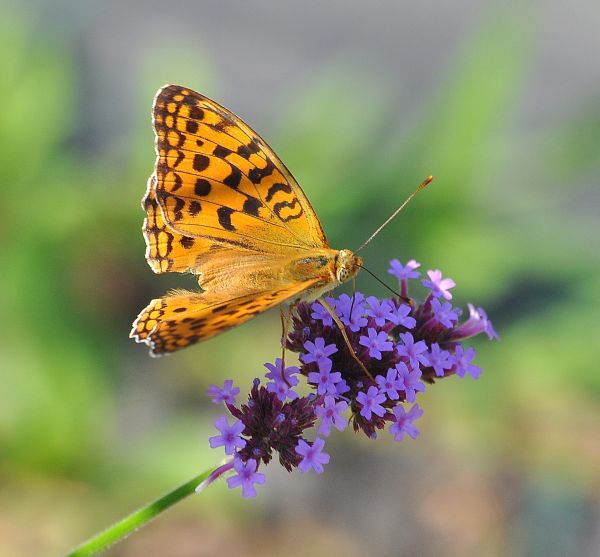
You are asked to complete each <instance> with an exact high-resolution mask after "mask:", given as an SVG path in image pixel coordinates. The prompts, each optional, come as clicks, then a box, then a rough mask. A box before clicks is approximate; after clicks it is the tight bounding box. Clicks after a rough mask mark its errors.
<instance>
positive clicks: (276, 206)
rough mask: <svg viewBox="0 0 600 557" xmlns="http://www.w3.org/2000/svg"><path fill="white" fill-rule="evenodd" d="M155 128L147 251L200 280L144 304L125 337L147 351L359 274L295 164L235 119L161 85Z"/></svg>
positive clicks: (160, 269) (164, 267)
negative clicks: (333, 240)
mask: <svg viewBox="0 0 600 557" xmlns="http://www.w3.org/2000/svg"><path fill="white" fill-rule="evenodd" d="M152 125H153V128H154V132H155V149H156V163H155V167H154V171H153V172H152V175H151V176H150V178H149V180H148V186H147V190H146V194H145V195H144V197H143V199H142V208H143V209H144V210H145V211H146V218H145V220H144V224H143V228H142V230H143V235H144V238H145V240H146V260H147V261H148V264H149V265H150V267H151V268H152V270H153V271H154V272H155V273H166V272H179V273H186V272H191V273H193V274H195V275H197V277H198V285H199V287H200V290H199V291H198V292H191V291H187V290H175V291H172V292H170V293H168V294H166V295H165V296H163V297H161V298H157V299H154V300H152V301H151V302H150V303H149V304H148V306H146V308H144V309H143V310H142V311H141V313H140V314H139V316H138V317H137V319H136V320H135V321H134V323H133V328H132V330H131V333H130V337H131V338H133V339H135V340H136V341H137V342H141V343H145V344H146V345H148V346H149V347H150V353H151V354H152V355H155V356H156V355H160V354H164V353H169V352H174V351H175V350H179V349H180V348H184V347H186V346H189V345H191V344H194V343H196V342H199V341H203V340H205V339H208V338H210V337H213V336H215V335H217V334H220V333H222V332H224V331H226V330H228V329H231V328H232V327H235V326H236V325H239V324H241V323H244V322H245V321H248V320H249V319H252V318H253V317H254V316H256V315H258V314H259V313H262V312H264V311H266V310H268V309H270V308H273V307H275V306H278V305H281V304H284V305H285V306H287V307H288V308H293V307H294V306H295V305H296V304H298V303H299V302H301V301H312V300H315V299H318V298H320V297H321V296H322V295H323V294H324V293H325V292H328V291H329V290H331V289H333V288H335V287H336V286H338V285H340V284H342V283H344V282H346V281H348V280H350V279H352V278H353V277H354V276H355V275H356V274H357V273H358V271H359V270H360V268H361V265H362V258H361V257H360V256H358V255H356V254H354V253H353V252H352V251H351V250H347V249H342V250H336V249H332V248H330V247H329V244H328V243H327V238H326V237H325V233H324V232H323V229H322V227H321V223H320V222H319V219H318V218H317V215H316V214H315V211H314V210H313V208H312V206H311V204H310V202H309V201H308V199H307V197H306V195H305V194H304V192H303V191H302V189H301V188H300V186H299V185H298V183H297V182H296V180H295V179H294V177H293V176H292V174H291V173H290V171H289V170H288V169H287V168H286V166H285V165H284V164H283V163H282V162H281V160H280V159H279V157H278V156H277V155H276V154H275V153H274V152H273V150H272V149H271V148H270V147H269V146H268V145H267V143H266V142H265V141H264V139H262V138H261V137H260V136H259V135H258V134H257V133H256V132H255V131H254V130H252V129H251V128H250V127H249V126H248V125H247V124H246V123H244V122H243V121H242V120H241V119H240V118H239V117H238V116H236V115H235V114H233V113H232V112H231V111H229V110H227V109H226V108H224V107H223V106H221V105H220V104H218V103H216V102H215V101H213V100H211V99H209V98H207V97H205V96H203V95H201V94H199V93H197V92H195V91H192V90H191V89H189V88H187V87H181V86H179V85H165V86H164V87H162V88H161V89H159V91H158V92H157V94H156V97H155V99H154V103H153V107H152ZM322 303H324V304H326V302H325V301H324V300H323V301H322ZM282 315H283V314H282ZM334 317H335V316H334ZM338 325H341V324H340V323H338ZM342 333H343V327H342ZM284 338H285V335H284Z"/></svg>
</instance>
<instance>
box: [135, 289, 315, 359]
mask: <svg viewBox="0 0 600 557" xmlns="http://www.w3.org/2000/svg"><path fill="white" fill-rule="evenodd" d="M313 284H314V281H310V282H304V283H303V282H299V283H292V284H289V285H287V286H282V287H280V288H279V289H276V290H275V289H271V290H267V291H263V292H259V293H256V292H254V293H251V294H244V295H242V296H236V297H233V298H228V299H223V298H222V297H220V296H217V297H215V296H214V295H213V294H211V293H210V292H202V293H198V292H187V291H175V292H172V293H171V294H170V295H167V296H164V297H162V298H158V299H155V300H152V301H151V302H150V304H148V306H147V307H146V308H145V309H144V310H143V311H142V312H141V313H140V314H139V316H138V318H137V319H136V320H135V321H134V323H133V328H132V330H131V333H130V335H129V336H130V337H131V338H134V339H135V340H136V342H143V343H145V344H147V345H148V346H149V347H150V354H151V355H152V356H159V355H161V354H165V353H168V352H174V351H175V350H179V349H181V348H185V347H186V346H189V345H190V344H193V343H196V342H199V341H202V340H206V339H208V338H210V337H212V336H215V335H217V334H219V333H222V332H224V331H226V330H228V329H231V328H232V327H235V326H236V325H240V324H241V323H244V322H245V321H248V320H249V319H252V318H253V317H254V316H256V315H257V314H259V313H262V312H263V311H266V310H268V309H270V308H272V307H275V306H277V305H279V304H280V303H282V302H284V301H285V300H288V299H290V298H294V296H296V295H298V294H300V293H302V292H303V291H304V290H306V289H308V288H310V287H311V286H313Z"/></svg>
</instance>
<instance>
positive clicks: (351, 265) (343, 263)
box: [335, 249, 363, 283]
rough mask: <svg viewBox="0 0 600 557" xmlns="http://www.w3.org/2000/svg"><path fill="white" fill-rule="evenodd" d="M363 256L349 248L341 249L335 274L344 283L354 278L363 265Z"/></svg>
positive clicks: (336, 262)
mask: <svg viewBox="0 0 600 557" xmlns="http://www.w3.org/2000/svg"><path fill="white" fill-rule="evenodd" d="M362 261H363V260H362V257H361V256H360V255H355V254H354V252H352V251H350V250H349V249H341V250H340V251H339V252H338V255H337V258H336V261H335V276H336V278H337V280H338V281H339V282H340V283H342V282H346V281H348V280H350V279H351V278H354V277H355V276H356V273H358V271H359V270H360V266H361V265H362Z"/></svg>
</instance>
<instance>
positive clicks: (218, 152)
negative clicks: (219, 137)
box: [213, 145, 233, 159]
mask: <svg viewBox="0 0 600 557" xmlns="http://www.w3.org/2000/svg"><path fill="white" fill-rule="evenodd" d="M232 152H233V151H231V150H230V149H227V147H223V146H222V145H217V146H216V147H215V150H214V151H213V154H214V156H215V157H219V158H220V159H224V158H225V157H226V156H227V155H231V153H232Z"/></svg>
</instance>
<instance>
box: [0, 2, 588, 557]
mask: <svg viewBox="0 0 600 557" xmlns="http://www.w3.org/2000/svg"><path fill="white" fill-rule="evenodd" d="M550 5H551V4H550V3H545V2H542V1H539V2H531V3H528V7H527V8H524V7H523V6H522V5H521V4H518V3H515V4H514V5H512V4H511V3H502V4H500V5H498V4H496V3H489V2H474V1H470V0H461V1H460V2H453V3H445V2H443V1H442V0H431V1H429V2H418V3H412V2H411V3H409V2H406V3H405V2H394V1H392V0H389V1H383V0H382V1H378V2H373V3H364V2H360V1H358V0H352V1H350V0H348V1H344V2H342V1H341V0H336V1H333V2H330V3H325V4H324V5H322V4H321V3H319V2H317V1H316V0H309V1H307V2H303V3H302V4H298V3H294V2H290V1H282V2H268V1H266V0H261V1H252V2H242V1H238V0H236V1H232V2H226V3H224V2H217V1H214V2H212V1H211V2H192V1H184V0H176V1H174V2H169V3H158V2H142V1H141V0H137V1H136V0H130V1H127V2H116V0H109V1H107V2H101V3H92V2H87V1H84V2H73V1H67V0H63V1H58V0H56V1H49V0H48V1H43V0H37V1H35V2H33V1H32V2H23V3H16V2H9V3H7V2H5V1H3V0H2V1H0V9H1V11H2V18H1V19H0V52H1V54H2V56H1V57H0V60H1V61H0V67H1V68H2V70H1V71H0V101H1V105H0V106H1V107H2V108H1V110H0V146H1V148H0V186H1V188H2V191H3V192H4V194H3V202H2V204H1V205H0V217H1V218H0V230H1V234H0V253H1V254H2V259H1V260H2V272H1V273H0V287H1V291H2V293H3V296H2V298H3V303H2V311H0V325H1V331H2V337H1V341H0V371H1V377H2V385H1V388H0V453H1V455H2V458H1V460H0V481H1V484H2V488H1V490H0V556H1V557H4V556H7V557H8V556H10V557H21V556H27V557H29V556H33V555H35V556H46V555H48V556H50V555H60V554H61V553H64V552H66V551H67V549H68V548H70V547H71V546H73V545H75V544H77V543H79V542H81V541H83V539H85V538H86V537H88V536H89V535H91V534H93V533H94V532H96V531H98V530H99V529H101V528H104V527H105V526H107V525H108V524H109V523H110V522H111V521H113V520H114V519H117V518H119V517H121V516H122V515H123V514H125V513H126V512H129V511H130V510H133V509H134V508H135V507H137V506H138V505H140V504H142V503H144V502H146V501H148V500H151V499H153V498H155V497H157V496H159V495H161V494H162V493H163V492H164V491H166V490H168V489H171V488H172V487H175V486H176V485H177V484H178V483H181V482H183V481H185V480H186V479H188V478H189V477H191V476H192V475H194V474H196V473H198V472H199V471H202V470H204V469H206V468H207V467H210V466H212V465H213V464H215V463H216V462H217V459H219V458H220V453H218V454H217V452H216V451H215V452H211V450H210V449H209V448H208V444H207V441H206V439H207V437H208V436H209V435H210V434H212V433H211V430H212V421H213V420H214V418H215V417H216V415H217V413H218V409H217V408H216V407H214V406H213V405H210V404H209V403H208V402H207V397H206V395H205V391H206V388H207V387H208V385H209V384H211V383H215V382H216V383H218V382H220V381H222V380H223V379H225V378H227V377H232V378H234V379H235V380H236V382H237V383H238V384H240V385H241V386H242V391H243V390H244V386H245V385H246V386H247V385H249V384H250V381H251V379H252V378H253V377H254V376H256V375H260V374H262V364H263V362H266V361H272V360H273V358H274V357H276V355H277V354H278V342H279V341H278V335H279V316H278V314H277V313H276V312H273V314H267V315H265V316H262V317H260V318H258V319H256V320H254V321H252V322H251V323H250V324H247V325H245V326H243V327H240V328H239V329H236V330H234V331H231V332H229V333H227V334H226V335H223V336H221V337H218V338H216V339H214V340H211V341H210V342H208V343H206V344H204V345H201V346H197V347H194V348H191V349H189V350H187V351H183V352H181V353H179V354H175V355H173V356H171V357H168V358H162V359H151V358H149V357H148V355H147V351H146V349H145V348H144V347H142V346H139V345H135V344H134V343H133V342H132V341H131V340H129V339H128V338H127V335H128V333H129V328H130V324H131V321H132V319H133V318H134V317H135V316H136V315H137V313H138V311H139V310H140V309H141V308H142V307H143V306H144V305H145V304H146V303H147V302H148V301H149V300H150V299H151V298H152V297H156V296H157V295H161V294H162V293H163V292H165V291H166V290H167V289H168V288H171V287H189V286H191V285H192V281H191V279H190V277H186V276H157V275H154V274H153V273H152V272H151V270H150V269H149V268H148V266H147V264H146V262H145V260H144V242H143V238H142V235H141V231H140V227H141V224H142V219H143V212H142V211H141V209H140V205H139V203H140V198H141V196H142V194H143V192H144V189H145V183H146V179H147V177H148V175H149V173H150V171H151V168H152V164H153V160H154V154H153V138H152V132H151V129H150V124H149V110H150V105H151V101H152V97H153V95H154V93H155V91H156V89H157V88H158V87H159V86H161V85H162V84H164V83H166V82H172V83H179V84H183V85H187V86H189V87H192V88H194V89H196V90H199V91H201V92H203V93H204V94H207V95H208V96H211V97H213V98H215V99H217V100H218V101H219V102H221V103H222V104H224V105H225V106H228V107H230V108H231V109H232V110H234V111H235V112H236V113H238V114H239V115H241V116H242V117H243V118H245V119H246V121H248V122H249V123H250V124H251V125H252V126H254V127H255V128H256V129H257V130H259V131H260V132H261V133H262V134H263V135H264V136H265V137H266V138H267V140H268V141H269V142H270V143H271V145H272V146H273V147H274V148H275V150H276V151H277V152H278V153H279V154H280V156H281V158H282V159H283V160H284V161H285V162H286V164H287V165H288V166H289V167H290V169H291V170H292V172H293V173H294V174H295V176H296V178H297V179H298V180H299V182H300V183H301V184H302V185H303V188H304V189H305V191H306V193H307V195H308V196H309V198H310V199H311V201H312V203H313V205H314V207H315V208H316V210H317V212H318V214H319V216H320V218H321V220H322V222H323V226H324V228H325V230H326V231H327V235H328V238H329V240H330V243H331V244H332V245H333V246H334V247H338V248H341V247H349V248H353V247H356V246H358V245H359V244H360V243H362V241H363V240H364V239H365V238H366V237H367V236H368V235H369V234H370V233H371V232H372V231H373V229H374V228H375V227H376V226H377V225H378V224H379V223H381V222H382V220H383V219H385V218H386V217H387V216H388V214H389V213H390V212H391V210H392V208H393V207H395V206H397V205H399V204H400V203H401V202H402V201H403V200H404V199H405V197H406V196H407V195H408V194H409V193H410V192H411V191H412V190H413V189H414V188H415V187H416V185H417V184H418V183H419V182H420V181H421V180H422V179H423V178H424V177H425V176H427V175H428V174H430V173H431V174H434V175H435V176H436V180H435V181H434V183H433V184H432V185H431V186H430V188H429V189H428V190H427V191H426V192H424V193H422V194H420V195H419V196H418V197H417V199H416V200H415V201H413V202H412V203H411V205H409V206H408V207H407V209H406V210H405V211H404V212H403V213H402V214H401V216H400V217H398V219H397V220H396V221H394V223H393V224H392V225H390V226H389V227H388V228H387V229H386V230H385V232H383V233H382V234H381V235H380V236H379V237H378V238H377V240H375V241H374V242H372V243H371V244H370V246H369V248H368V249H367V250H365V252H364V254H363V255H364V256H365V258H366V261H367V264H368V266H369V268H370V269H371V270H373V271H375V272H377V273H378V274H379V276H380V277H382V278H385V277H386V276H388V275H387V274H386V269H387V266H386V265H387V261H388V260H389V259H391V258H395V257H397V258H399V259H401V260H402V261H406V260H407V259H410V258H415V259H417V260H419V261H421V262H422V263H423V266H424V267H425V268H441V269H442V270H443V271H444V274H445V275H447V276H450V277H452V278H454V279H455V280H456V282H457V283H458V287H457V288H456V289H455V291H456V292H455V300H456V302H457V303H459V304H460V305H463V306H464V305H465V304H466V303H467V302H474V303H476V304H477V305H482V306H484V307H485V308H486V309H487V310H488V313H489V314H490V315H491V317H492V319H493V321H494V324H495V326H496V328H497V329H498V331H499V332H500V334H501V336H502V340H501V342H500V343H488V342H487V341H485V340H483V339H481V340H478V341H477V342H476V346H477V348H478V351H479V352H478V362H477V363H478V364H479V365H481V366H482V367H483V368H484V374H483V376H482V377H481V379H480V380H479V381H472V380H462V381H461V380H459V379H458V378H452V379H450V380H448V381H444V382H442V383H441V384H437V385H436V386H435V387H434V388H430V389H428V391H427V392H426V393H425V395H424V396H423V397H422V406H423V407H424V409H425V415H424V417H423V419H422V421H421V423H420V428H421V437H420V438H419V439H418V440H417V441H405V442H403V443H393V442H391V441H390V440H388V439H385V438H384V437H385V436H382V438H381V439H379V440H378V441H377V442H369V441H367V440H366V439H362V438H358V437H356V436H354V435H353V434H352V433H350V432H345V433H343V434H337V435H334V436H333V437H332V438H331V440H330V442H329V445H328V446H329V452H330V453H331V456H332V459H331V460H332V461H331V464H330V465H329V466H328V467H327V470H326V473H325V474H323V475H322V476H316V475H308V476H304V475H300V474H298V473H296V474H293V475H291V476H288V475H287V474H286V473H285V472H283V471H281V470H279V469H277V468H276V466H272V467H270V468H269V469H268V471H267V474H268V481H267V484H266V486H264V487H263V488H261V489H260V492H259V498H258V499H257V500H254V501H244V500H242V499H241V497H240V494H239V493H238V492H230V491H229V490H227V489H226V488H225V486H224V485H222V484H218V485H216V486H214V487H212V488H211V489H210V490H208V491H207V492H206V493H205V494H204V495H202V496H201V497H193V498H191V499H189V500H187V501H186V502H184V503H183V504H181V505H179V506H178V507H177V508H175V509H172V510H171V511H169V512H168V513H167V514H165V515H164V516H162V517H160V518H159V519H158V520H157V521H156V522H155V523H154V524H153V525H151V526H149V527H147V528H146V529H144V530H142V531H141V532H138V533H136V534H134V535H133V536H131V537H130V538H129V539H128V540H127V541H126V542H124V543H123V544H121V545H120V546H118V547H116V548H114V549H113V550H111V551H110V552H109V553H108V554H109V555H111V556H115V557H116V556H118V557H137V556H142V555H143V556H146V555H168V556H170V557H188V556H190V557H191V556H204V555H216V554H219V555H238V556H255V555H261V556H269V555H280V554H282V552H283V551H285V553H286V555H290V556H295V555H328V556H329V555H345V556H355V555H356V556H358V555H364V554H370V555H383V556H388V555H389V556H392V555H395V556H396V555H397V556H412V555H419V556H434V555H440V554H442V553H443V554H444V555H446V556H449V557H453V556H470V555H473V556H475V555H477V556H484V557H485V556H498V557H500V556H513V555H528V556H538V555H539V556H542V555H543V556H565V555H578V556H582V557H586V556H595V555H599V554H600V435H599V432H600V373H599V366H600V364H599V363H598V362H599V361H600V348H599V347H600V343H599V342H598V340H597V339H598V336H599V335H600V319H599V315H600V313H599V308H598V305H599V304H598V301H599V300H600V281H599V279H598V276H599V273H600V249H599V245H600V242H599V232H600V226H599V220H598V219H599V216H598V213H599V211H598V209H599V208H600V191H599V188H598V171H599V170H600V148H599V146H600V110H599V106H600V104H599V101H600V77H599V76H600V57H598V56H597V53H598V48H599V46H600V45H599V40H600V39H599V38H598V33H597V25H598V22H599V21H600V8H599V7H598V4H597V3H592V2H584V1H581V0H576V1H575V2H570V3H567V2H564V3H562V2H557V3H552V7H550ZM358 288H359V289H360V290H362V291H364V292H368V293H375V294H384V291H382V290H381V289H380V287H379V286H378V284H377V283H375V282H374V281H373V280H371V279H370V278H369V277H368V276H366V275H365V276H360V277H359V279H358Z"/></svg>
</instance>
